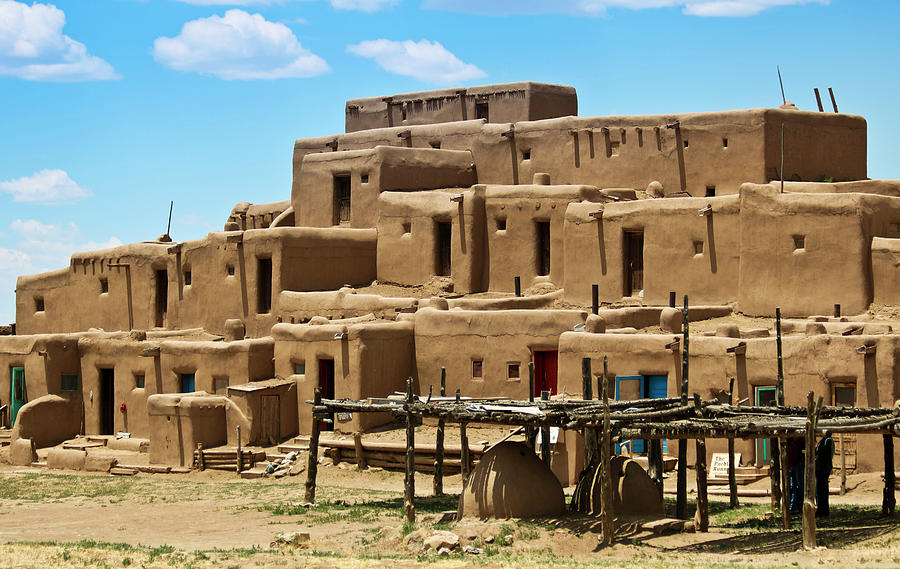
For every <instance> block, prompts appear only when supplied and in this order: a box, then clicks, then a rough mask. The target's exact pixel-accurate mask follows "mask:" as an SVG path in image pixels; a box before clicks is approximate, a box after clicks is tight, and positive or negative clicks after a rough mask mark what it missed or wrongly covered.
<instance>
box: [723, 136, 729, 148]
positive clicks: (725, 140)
mask: <svg viewBox="0 0 900 569" xmlns="http://www.w3.org/2000/svg"><path fill="white" fill-rule="evenodd" d="M722 148H728V139H727V138H723V139H722Z"/></svg>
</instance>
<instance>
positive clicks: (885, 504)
mask: <svg viewBox="0 0 900 569" xmlns="http://www.w3.org/2000/svg"><path fill="white" fill-rule="evenodd" d="M882 436H883V437H884V497H883V498H882V499H881V513H882V514H884V515H885V516H893V515H894V509H895V508H896V507H897V495H896V493H895V491H896V488H897V479H896V474H895V471H894V435H891V434H887V435H882Z"/></svg>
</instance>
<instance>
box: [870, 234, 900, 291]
mask: <svg viewBox="0 0 900 569" xmlns="http://www.w3.org/2000/svg"><path fill="white" fill-rule="evenodd" d="M897 267H900V239H897V238H893V239H889V238H886V237H875V238H873V239H872V283H873V298H872V300H873V301H874V302H875V303H876V304H890V305H900V271H898V270H897Z"/></svg>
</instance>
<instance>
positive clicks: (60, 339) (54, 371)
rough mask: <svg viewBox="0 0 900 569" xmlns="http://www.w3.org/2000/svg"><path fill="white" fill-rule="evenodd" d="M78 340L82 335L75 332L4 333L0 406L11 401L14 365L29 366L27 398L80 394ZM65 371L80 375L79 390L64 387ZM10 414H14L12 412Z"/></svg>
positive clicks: (0, 343)
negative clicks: (8, 334) (25, 334)
mask: <svg viewBox="0 0 900 569" xmlns="http://www.w3.org/2000/svg"><path fill="white" fill-rule="evenodd" d="M77 343H78V336H77V335H74V334H46V335H36V336H2V337H0V406H2V405H9V403H10V397H11V390H12V368H13V367H23V368H25V396H26V399H27V401H33V400H35V399H37V398H38V397H42V396H44V395H63V396H66V397H71V396H73V395H74V396H78V397H80V393H81V387H82V382H81V378H80V375H81V373H80V362H79V354H78V346H77ZM42 354H43V355H42ZM62 374H73V375H78V376H79V381H78V389H77V390H76V391H63V390H62V386H61V381H62ZM6 416H7V418H9V417H10V414H9V412H7V415H6ZM3 426H7V425H3ZM9 426H11V425H9Z"/></svg>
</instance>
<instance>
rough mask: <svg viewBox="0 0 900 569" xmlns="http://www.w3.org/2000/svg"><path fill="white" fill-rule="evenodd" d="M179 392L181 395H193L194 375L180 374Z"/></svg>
mask: <svg viewBox="0 0 900 569" xmlns="http://www.w3.org/2000/svg"><path fill="white" fill-rule="evenodd" d="M181 392H182V393H193V392H194V374H192V373H183V374H181Z"/></svg>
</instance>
